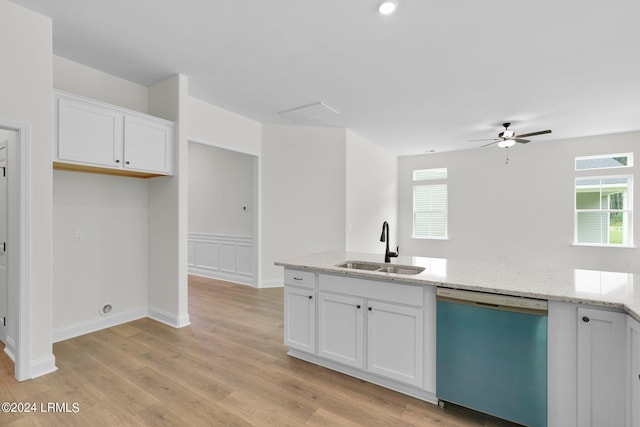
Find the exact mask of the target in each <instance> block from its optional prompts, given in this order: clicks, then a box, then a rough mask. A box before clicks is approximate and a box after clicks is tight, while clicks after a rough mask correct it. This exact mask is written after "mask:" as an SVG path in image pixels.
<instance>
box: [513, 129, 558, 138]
mask: <svg viewBox="0 0 640 427" xmlns="http://www.w3.org/2000/svg"><path fill="white" fill-rule="evenodd" d="M545 133H551V130H549V129H547V130H541V131H538V132H531V133H523V134H522V135H516V136H515V137H516V138H526V137H528V136H535V135H544V134H545Z"/></svg>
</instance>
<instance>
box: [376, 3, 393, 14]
mask: <svg viewBox="0 0 640 427" xmlns="http://www.w3.org/2000/svg"><path fill="white" fill-rule="evenodd" d="M397 8H398V2H397V1H395V0H386V1H383V2H382V3H380V4H379V5H378V12H380V14H381V15H391V14H392V13H393V12H395V11H396V9H397Z"/></svg>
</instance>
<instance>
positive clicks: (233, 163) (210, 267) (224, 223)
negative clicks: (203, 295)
mask: <svg viewBox="0 0 640 427" xmlns="http://www.w3.org/2000/svg"><path fill="white" fill-rule="evenodd" d="M258 168H259V159H258V157H257V156H256V155H253V154H248V153H244V152H240V151H235V150H231V149H228V148H222V147H218V146H215V145H212V144H208V143H203V142H196V141H189V196H188V200H189V202H188V206H189V208H188V209H189V224H188V233H189V238H188V240H189V261H188V267H189V273H190V274H196V275H200V276H204V277H210V278H215V279H219V280H227V281H231V282H235V283H240V284H245V285H249V286H253V287H259V283H260V280H259V262H260V261H259V251H258V248H259V234H260V233H259V219H258V218H259V194H258V192H259V182H258V176H259V170H258Z"/></svg>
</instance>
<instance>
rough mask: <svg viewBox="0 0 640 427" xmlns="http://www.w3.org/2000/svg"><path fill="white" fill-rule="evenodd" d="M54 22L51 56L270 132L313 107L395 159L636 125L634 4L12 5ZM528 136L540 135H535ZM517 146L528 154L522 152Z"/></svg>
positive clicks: (41, 1) (465, 0) (45, 0)
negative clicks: (208, 106)
mask: <svg viewBox="0 0 640 427" xmlns="http://www.w3.org/2000/svg"><path fill="white" fill-rule="evenodd" d="M12 1H13V2H14V3H17V4H19V5H23V6H25V7H28V8H30V9H33V10H35V11H37V12H40V13H42V14H44V15H47V16H50V17H51V18H52V19H53V50H54V53H55V54H57V55H60V56H63V57H66V58H68V59H71V60H73V61H77V62H80V63H82V64H86V65H88V66H90V67H94V68H97V69H100V70H103V71H105V72H107V73H110V74H113V75H116V76H119V77H122V78H125V79H127V80H130V81H133V82H137V83H140V84H143V85H147V86H148V85H151V84H153V83H156V82H158V81H160V80H162V79H164V78H165V77H168V76H170V75H172V74H175V73H182V74H185V75H186V76H188V77H189V93H190V94H191V95H192V96H194V97H197V98H200V99H202V100H205V101H207V102H210V103H212V104H215V105H218V106H220V107H222V108H225V109H227V110H230V111H233V112H236V113H238V114H241V115H243V116H246V117H249V118H251V119H254V120H257V121H260V122H264V123H288V124H294V122H291V121H290V120H287V119H286V118H284V117H282V116H280V115H279V114H278V112H279V111H282V110H287V109H290V108H293V107H297V106H302V105H305V104H310V103H314V102H318V101H322V102H323V103H325V104H327V105H328V106H330V107H331V108H333V109H335V110H337V111H338V112H340V114H339V115H338V116H334V117H332V118H330V119H325V120H324V121H322V120H321V121H318V122H313V123H312V124H313V125H331V126H341V127H347V128H350V129H352V130H353V131H355V132H356V133H358V134H360V135H361V136H363V137H365V138H367V139H368V140H370V141H371V142H374V143H376V144H379V145H382V146H384V147H387V148H388V149H390V150H392V151H394V152H395V153H397V154H399V155H409V154H422V153H424V152H426V151H429V150H436V151H448V150H455V149H466V148H474V147H479V146H480V145H482V144H483V143H482V142H469V141H468V140H469V139H477V138H493V137H495V135H496V134H497V133H498V132H499V131H500V128H501V126H500V124H501V123H502V122H505V121H511V122H512V123H513V125H512V129H514V130H516V133H528V132H532V131H537V130H543V129H552V130H553V134H551V135H543V136H538V137H534V139H535V140H537V141H544V140H551V139H560V138H570V137H577V136H585V135H598V134H606V133H616V132H625V131H632V130H639V129H640V25H639V24H638V21H637V20H638V17H639V16H640V2H639V1H637V0H608V1H602V0H599V1H596V0H527V1H525V0H457V1H449V0H398V2H399V8H398V10H397V12H396V13H395V14H394V15H391V16H381V15H379V14H378V13H377V10H376V8H377V5H378V3H379V0H226V1H222V0H135V1H131V0H109V1H104V0H56V1H51V0H12ZM534 143H535V142H534ZM518 147H519V148H520V147H521V148H523V149H524V148H526V146H518Z"/></svg>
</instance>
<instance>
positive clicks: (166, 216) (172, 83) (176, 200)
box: [148, 75, 189, 327]
mask: <svg viewBox="0 0 640 427" xmlns="http://www.w3.org/2000/svg"><path fill="white" fill-rule="evenodd" d="M187 90H188V80H187V78H186V77H185V76H183V75H175V76H172V77H169V78H168V79H166V80H163V81H162V82H159V83H157V84H155V85H153V86H151V87H150V88H149V113H151V114H153V115H156V116H158V117H162V118H164V119H167V120H172V121H174V122H175V123H176V126H175V131H174V175H173V176H168V177H158V178H152V179H150V180H149V217H148V224H149V225H148V227H149V263H148V277H149V284H148V305H149V307H148V308H149V316H150V317H152V318H154V319H156V320H159V321H162V322H164V323H167V324H169V325H171V326H174V327H182V326H186V325H188V324H189V312H188V284H187V256H188V254H187V232H188V230H187V223H188V221H187V205H188V194H187V192H188V179H189V162H188V144H187V139H188V123H189V108H188V96H187Z"/></svg>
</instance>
